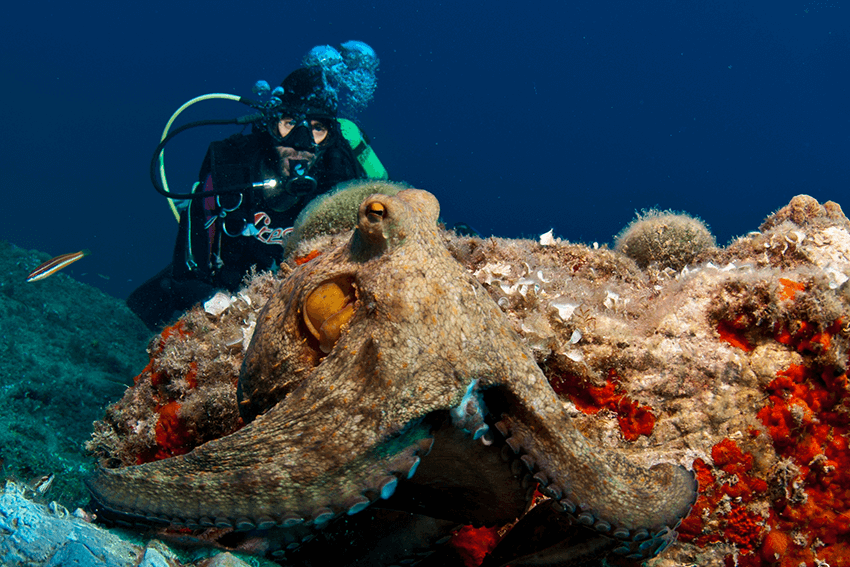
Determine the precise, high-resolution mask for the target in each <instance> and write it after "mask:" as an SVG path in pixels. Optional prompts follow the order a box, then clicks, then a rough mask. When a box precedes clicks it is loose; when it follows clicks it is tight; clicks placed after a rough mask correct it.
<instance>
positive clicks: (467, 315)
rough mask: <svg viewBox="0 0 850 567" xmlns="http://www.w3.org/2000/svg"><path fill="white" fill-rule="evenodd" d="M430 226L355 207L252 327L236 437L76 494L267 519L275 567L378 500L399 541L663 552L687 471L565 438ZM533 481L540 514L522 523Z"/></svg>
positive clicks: (431, 221) (426, 206) (496, 312)
mask: <svg viewBox="0 0 850 567" xmlns="http://www.w3.org/2000/svg"><path fill="white" fill-rule="evenodd" d="M438 216H439V203H438V202H437V199H436V198H435V197H434V196H433V195H432V194H430V193H428V192H426V191H420V190H416V189H408V190H405V191H401V192H400V193H398V194H397V195H395V196H389V195H382V194H376V195H372V196H370V197H368V198H367V199H366V200H365V201H364V202H363V203H362V204H361V206H360V209H359V212H358V223H357V226H356V228H355V229H354V230H353V231H352V232H351V236H350V238H349V239H348V240H347V241H346V242H345V243H343V244H341V245H339V246H338V247H336V248H335V249H333V250H329V251H327V252H325V253H323V254H321V255H320V256H318V257H316V258H315V259H313V260H312V261H310V262H309V263H307V264H303V265H302V266H300V267H298V268H296V269H294V270H293V271H292V273H291V274H289V276H288V277H287V278H286V279H285V280H283V281H282V282H281V284H280V287H279V288H278V291H277V292H276V294H275V296H274V297H272V298H271V299H270V300H269V302H268V303H267V304H266V305H265V307H264V308H263V311H262V312H261V313H260V314H259V316H258V317H257V321H258V323H257V325H256V328H255V330H254V333H253V336H252V339H251V342H250V345H249V346H248V349H247V351H246V353H245V356H244V360H243V363H242V370H241V374H240V377H239V384H238V390H237V401H238V410H239V413H240V415H241V418H242V420H243V421H244V422H245V423H246V425H245V426H244V427H243V428H242V429H240V430H239V431H237V432H235V433H233V434H231V435H228V436H225V437H222V438H220V439H217V440H215V441H210V442H208V443H205V444H203V445H201V446H199V447H197V448H195V449H194V450H193V451H191V452H190V453H188V454H186V455H181V456H178V457H172V458H169V459H164V460H161V461H155V462H151V463H147V464H144V465H137V466H128V467H123V468H113V469H107V468H101V469H99V470H98V471H97V472H96V473H95V474H94V475H93V476H92V477H91V478H90V479H89V480H88V483H87V484H88V486H89V488H90V490H91V492H92V494H93V496H94V498H95V500H96V501H97V502H98V503H99V504H100V506H101V507H102V508H103V509H105V510H108V511H110V513H112V514H114V515H116V516H119V517H122V518H124V519H129V520H130V521H131V522H135V521H145V520H149V518H154V519H155V520H158V519H160V518H163V519H165V520H166V521H169V522H181V523H182V524H183V525H199V526H203V525H207V524H209V523H210V522H212V523H213V525H218V524H219V523H226V524H227V525H228V526H231V527H233V528H234V529H246V530H253V529H257V528H263V529H272V528H270V527H269V526H271V525H272V524H274V525H275V528H274V529H283V530H284V531H285V533H287V534H289V535H286V536H285V537H284V538H283V540H282V541H284V544H281V547H280V548H278V549H275V550H273V551H271V552H270V554H272V555H274V557H276V558H282V557H284V556H286V557H289V556H288V555H287V554H288V553H289V552H288V551H285V549H288V548H289V546H293V548H297V547H299V546H300V545H302V544H303V543H304V542H303V538H306V537H308V536H311V535H312V532H311V530H312V529H313V528H316V527H321V526H323V525H329V524H331V523H333V524H337V523H339V522H348V521H352V522H354V521H360V520H359V518H361V517H363V516H364V514H363V513H362V512H363V511H364V510H365V509H367V508H369V509H370V510H373V511H374V510H376V509H377V508H376V507H378V506H380V509H381V510H382V512H381V513H380V514H377V512H375V514H377V515H379V516H381V518H382V519H381V520H380V521H386V522H387V525H396V524H397V525H398V526H399V527H398V530H392V533H393V534H396V535H397V536H398V537H399V538H402V539H404V538H405V537H410V536H412V534H411V533H409V532H406V531H404V530H408V529H423V530H424V528H422V525H423V524H420V523H418V522H417V521H413V520H411V519H409V518H408V520H410V521H409V523H408V522H407V521H399V517H398V516H394V515H393V514H396V513H398V512H405V513H408V514H414V515H416V516H417V517H427V518H430V519H431V520H433V522H432V525H433V526H438V528H437V527H435V528H434V531H427V530H426V531H427V533H428V534H429V537H428V538H425V539H427V540H428V541H430V540H431V539H438V538H437V537H436V536H437V534H441V535H440V537H443V536H444V535H445V533H444V532H443V531H442V530H444V528H446V526H448V525H456V524H457V523H467V524H475V525H484V524H486V525H508V524H510V523H513V522H515V521H516V520H517V518H522V520H520V523H521V524H522V525H523V526H526V525H528V524H527V523H526V522H527V521H537V520H536V519H537V518H539V519H541V521H542V520H545V521H548V522H550V524H551V527H550V526H549V524H547V527H546V532H547V534H548V536H547V537H551V539H552V542H551V547H552V549H553V550H555V549H557V550H558V551H557V552H553V555H549V556H547V555H546V554H545V553H544V554H542V555H541V554H535V561H538V563H537V564H546V560H547V557H548V558H549V559H551V560H552V561H557V560H558V558H559V557H576V558H585V557H596V556H604V555H606V554H608V553H615V554H620V555H625V556H626V557H639V558H646V557H651V556H653V555H654V554H656V553H658V552H659V550H661V549H663V547H664V546H666V545H667V544H668V543H669V542H670V541H672V540H673V539H674V538H675V528H676V526H677V525H678V523H679V521H680V520H681V518H682V517H684V515H686V514H687V513H688V510H689V509H690V506H691V505H692V504H693V502H694V499H695V496H696V483H695V481H694V477H693V474H692V473H691V472H690V471H687V470H685V469H684V468H682V467H679V466H676V465H670V464H659V465H656V466H654V467H652V468H651V469H643V468H641V467H638V466H636V465H634V464H632V463H630V462H629V461H628V460H627V459H626V458H625V457H623V456H622V455H620V454H619V453H615V452H611V451H608V450H607V449H605V448H602V447H595V446H593V445H592V444H591V443H590V442H589V441H588V440H587V439H586V438H585V437H584V436H583V435H581V433H579V432H578V430H576V429H575V427H574V426H573V425H572V423H571V421H570V417H569V415H568V414H567V413H566V412H565V411H564V410H563V409H562V405H561V404H560V401H559V399H558V398H557V395H556V394H555V392H554V391H553V390H552V387H551V386H550V385H549V383H548V381H547V379H546V377H545V376H544V375H543V373H542V371H541V370H540V368H539V367H538V366H537V364H536V363H535V362H534V357H533V356H532V355H531V353H530V352H529V351H528V349H527V347H526V345H525V344H524V343H523V341H522V340H521V339H520V337H519V336H518V335H517V334H516V332H514V330H513V328H512V327H511V324H510V322H509V321H508V319H507V318H506V316H505V315H504V314H503V313H502V311H501V310H500V309H499V308H498V306H497V305H496V304H495V303H494V301H493V300H492V298H491V296H490V295H489V294H488V293H487V292H486V291H485V290H484V289H483V288H482V287H481V285H480V284H479V283H478V281H477V280H476V279H475V278H474V277H473V276H472V275H471V274H470V273H468V272H467V271H466V270H465V269H464V268H463V267H462V266H461V265H460V264H458V262H457V261H455V260H454V259H453V258H452V256H451V254H450V253H449V251H448V250H447V249H446V247H445V243H444V241H443V239H442V237H441V235H440V232H439V230H438V228H437V219H438ZM459 329H460V330H462V332H458V330H459ZM538 485H539V486H540V487H541V491H542V492H543V493H544V494H545V495H546V496H547V497H549V498H550V499H551V501H552V502H551V506H545V507H542V508H546V510H547V512H542V511H535V510H537V508H535V509H533V510H531V511H529V507H530V501H529V498H530V495H531V494H532V492H533V490H534V488H535V487H536V486H538ZM538 508H541V507H539V506H538ZM553 508H554V509H556V510H553ZM546 514H554V515H555V516H551V517H550V516H547V515H546ZM375 517H377V516H375ZM528 518H531V520H528ZM364 521H365V520H364ZM394 522H395V524H394ZM405 526H407V527H405ZM410 526H416V528H412V527H410ZM523 529H524V528H519V529H518V530H517V532H518V533H519V532H522V531H523ZM286 530H290V531H286ZM295 534H298V535H297V537H296V535H295ZM431 536H434V537H431ZM287 538H288V539H287ZM299 538H302V539H299ZM422 541H425V540H424V539H423V540H422ZM419 543H422V542H421V541H420V542H419ZM277 552H281V553H277ZM275 553H277V554H276V555H275Z"/></svg>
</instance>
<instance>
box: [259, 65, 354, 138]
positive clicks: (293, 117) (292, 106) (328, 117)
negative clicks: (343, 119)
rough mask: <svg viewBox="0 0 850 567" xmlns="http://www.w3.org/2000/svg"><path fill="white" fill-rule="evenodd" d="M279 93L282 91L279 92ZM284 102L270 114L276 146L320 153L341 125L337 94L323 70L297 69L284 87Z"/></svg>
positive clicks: (279, 97) (281, 94)
mask: <svg viewBox="0 0 850 567" xmlns="http://www.w3.org/2000/svg"><path fill="white" fill-rule="evenodd" d="M276 90H278V89H276ZM279 90H282V91H283V92H282V93H280V94H278V95H277V98H278V100H280V103H279V104H277V105H275V106H274V107H273V108H272V109H270V111H269V115H268V116H267V118H266V125H267V128H268V131H269V134H271V137H272V139H273V140H274V141H275V144H276V145H279V146H286V147H289V148H293V149H295V150H300V151H306V152H312V153H314V154H315V153H318V152H319V151H320V150H321V148H322V147H324V146H326V145H327V144H328V143H329V142H330V141H331V140H332V138H333V136H334V135H337V134H339V127H338V126H337V122H336V116H337V99H336V92H335V91H334V90H333V88H331V87H330V86H329V85H328V82H327V80H326V79H325V73H324V72H323V71H322V69H321V68H319V67H302V68H300V69H296V70H295V71H293V72H292V73H290V74H289V76H287V77H286V78H285V79H284V80H283V82H282V83H281V84H280V89H279Z"/></svg>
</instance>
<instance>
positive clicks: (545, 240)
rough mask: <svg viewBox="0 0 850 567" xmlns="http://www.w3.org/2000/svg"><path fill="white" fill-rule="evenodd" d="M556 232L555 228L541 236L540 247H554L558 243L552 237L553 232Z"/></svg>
mask: <svg viewBox="0 0 850 567" xmlns="http://www.w3.org/2000/svg"><path fill="white" fill-rule="evenodd" d="M554 230H555V229H554V228H550V229H549V232H544V233H543V234H541V235H540V246H552V245H553V244H555V243H556V242H557V240H555V237H554V236H553V235H552V231H554Z"/></svg>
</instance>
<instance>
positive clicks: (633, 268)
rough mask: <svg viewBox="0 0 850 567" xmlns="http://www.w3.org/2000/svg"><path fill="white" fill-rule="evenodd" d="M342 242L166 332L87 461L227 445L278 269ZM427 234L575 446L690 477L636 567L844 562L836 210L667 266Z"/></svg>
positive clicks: (469, 557)
mask: <svg viewBox="0 0 850 567" xmlns="http://www.w3.org/2000/svg"><path fill="white" fill-rule="evenodd" d="M349 237H350V232H342V233H336V234H323V235H320V236H318V237H315V238H313V239H310V240H305V241H302V242H300V244H299V246H298V248H297V250H296V251H295V253H294V254H293V255H292V256H291V257H290V260H289V263H288V264H287V265H284V266H282V267H281V270H280V272H279V273H277V274H270V273H261V274H255V275H254V277H252V278H250V280H249V281H248V282H247V284H246V286H245V287H244V288H243V289H242V290H241V291H240V292H238V293H237V294H234V295H230V294H222V295H220V296H217V297H216V298H214V299H213V300H211V301H209V302H207V303H206V304H205V305H203V306H197V307H196V308H194V309H192V310H191V311H190V312H188V313H187V314H186V315H185V316H184V317H183V318H181V319H180V320H179V321H178V322H177V323H176V324H175V325H173V326H171V327H168V328H167V329H165V330H164V331H163V332H162V333H161V334H160V335H159V336H158V337H157V338H156V339H155V340H154V341H153V342H152V343H151V345H150V349H149V352H150V360H149V363H148V364H147V366H145V368H144V370H142V372H141V373H140V374H139V375H138V376H137V377H136V378H135V384H134V386H133V387H132V388H129V389H128V390H127V391H126V393H125V394H124V396H123V398H121V399H120V400H119V401H118V402H116V403H115V404H113V405H111V406H110V407H109V408H108V410H107V413H106V416H105V418H104V419H103V420H101V421H99V422H97V423H96V424H95V432H94V435H93V437H92V440H91V441H90V442H89V444H88V448H89V450H90V451H91V452H92V454H94V455H95V456H96V457H97V458H98V459H99V461H100V463H101V464H102V465H103V466H105V467H113V468H114V467H120V466H127V465H135V464H140V463H146V462H150V461H154V460H159V459H163V458H167V457H171V456H175V455H181V454H185V453H188V452H190V451H191V450H192V449H193V448H195V447H197V446H199V445H201V444H203V443H205V442H207V441H209V440H212V439H217V438H220V437H222V436H225V435H228V434H230V433H232V432H235V431H238V430H239V429H240V428H241V427H242V426H243V423H242V420H241V418H240V413H239V411H238V407H237V384H238V380H239V372H240V367H241V364H242V360H243V358H244V355H245V352H246V350H247V348H248V345H249V344H250V340H251V338H252V335H253V332H254V330H255V327H256V323H257V319H258V315H259V313H260V311H261V309H262V308H263V306H264V305H265V304H266V303H267V302H268V300H269V298H270V297H272V295H273V294H274V293H275V291H276V290H277V288H278V286H279V284H280V281H281V280H282V279H283V278H284V277H286V276H287V275H288V274H290V273H291V272H292V271H293V270H295V269H297V266H299V265H304V266H305V268H304V269H309V263H310V262H311V261H312V260H313V259H314V258H316V257H318V256H321V255H322V254H323V253H326V252H327V251H329V250H330V249H332V248H333V247H335V246H337V245H339V244H340V243H341V242H344V241H346V240H347V239H348V238H349ZM441 238H442V239H443V241H444V244H445V246H446V247H447V248H448V250H449V251H450V252H451V254H452V256H453V257H454V258H455V259H456V260H457V262H459V263H460V264H461V265H462V266H464V267H465V268H466V270H467V271H468V272H469V273H470V274H473V275H474V277H475V278H476V279H477V280H478V281H479V282H480V283H481V284H482V285H483V286H484V288H485V289H486V290H487V291H488V292H489V294H490V296H491V297H492V299H493V300H494V301H495V302H496V304H497V305H498V306H499V308H500V309H501V310H502V312H503V313H504V314H505V315H506V316H507V317H508V319H509V320H510V322H511V325H512V326H513V328H514V330H515V331H516V332H517V333H519V334H520V335H521V336H522V337H523V339H524V341H525V343H526V344H527V346H528V347H530V348H531V350H532V351H533V353H534V356H535V358H536V362H537V364H538V365H539V366H540V368H541V369H542V370H543V373H544V374H545V376H546V378H547V379H548V381H549V383H550V384H551V386H552V388H553V389H554V391H555V392H556V393H557V394H558V395H559V396H560V400H561V403H562V404H563V407H564V408H565V410H566V411H567V412H568V413H569V414H570V415H571V416H572V418H573V420H572V421H573V423H575V424H576V425H577V427H578V429H579V430H580V431H581V432H582V433H583V434H584V435H585V436H586V437H587V438H588V439H589V440H590V441H591V445H594V446H604V447H607V448H614V449H617V450H619V451H620V452H621V453H622V454H623V455H625V456H626V457H627V458H628V459H629V460H631V461H634V462H637V463H640V464H641V465H643V466H645V467H649V466H651V465H654V464H656V463H659V462H673V463H678V464H681V465H683V466H684V467H687V468H689V469H693V471H694V472H695V474H696V476H697V479H698V481H699V497H698V499H697V501H696V504H695V505H694V507H693V509H692V511H691V514H690V515H689V516H688V517H687V518H686V519H685V520H684V521H683V522H682V524H681V526H679V528H678V531H679V540H678V541H677V542H676V543H673V544H672V545H670V546H669V547H668V548H667V549H666V550H665V551H664V552H663V553H662V554H661V555H659V556H658V557H657V558H655V559H654V560H652V561H653V563H652V564H653V565H658V566H661V565H664V566H673V565H682V566H684V565H694V564H697V565H716V566H721V565H783V566H786V565H787V566H791V565H794V566H796V565H799V564H805V565H815V564H827V563H828V564H829V565H831V566H832V567H835V566H836V565H848V564H850V560H848V557H850V546H848V544H847V543H846V542H847V541H848V539H850V462H848V459H850V457H848V455H850V452H849V451H848V437H850V386H848V380H847V374H846V373H847V368H848V362H850V361H848V353H850V350H848V346H850V284H848V283H847V282H848V279H850V222H848V220H847V218H846V217H845V216H844V214H843V213H842V211H841V208H840V207H839V206H838V205H837V204H835V203H832V202H828V203H825V204H823V205H821V204H819V203H818V202H817V201H816V200H814V199H813V198H811V197H807V196H804V195H801V196H798V197H795V198H794V199H793V200H792V201H791V202H790V203H789V205H787V206H786V207H783V208H782V209H780V210H779V211H777V212H775V213H774V214H772V215H770V216H769V217H768V218H767V220H766V221H765V222H764V223H763V225H762V226H761V227H760V230H758V231H754V232H751V233H749V234H747V235H746V236H743V237H741V238H738V239H737V240H735V241H734V242H732V243H731V244H730V245H729V246H727V247H725V248H707V249H705V250H702V251H701V252H700V253H699V257H698V260H697V263H692V264H688V265H686V266H684V267H682V268H681V269H678V267H677V269H674V268H673V267H671V266H669V265H667V266H664V265H663V264H658V263H650V264H647V265H646V267H645V268H641V267H639V266H638V264H637V263H635V261H634V260H632V259H630V258H629V257H627V256H625V255H623V254H621V253H619V252H616V251H614V250H609V249H607V248H605V247H602V248H596V247H589V246H585V245H582V244H573V243H569V242H566V241H560V240H557V239H553V238H551V237H549V238H546V239H542V240H541V241H539V242H538V241H533V240H511V239H501V238H488V239H480V238H470V237H460V236H457V235H455V234H453V233H451V232H443V233H442V235H441ZM537 499H538V501H539V502H540V503H541V504H545V500H546V496H544V495H543V494H538V495H537ZM224 531H227V530H226V529H225V530H224ZM505 531H507V530H506V528H505V526H496V527H485V528H483V529H475V530H469V529H463V530H460V531H458V532H456V535H455V536H454V538H453V539H452V540H451V542H450V543H449V544H448V545H453V546H454V547H455V548H456V549H458V550H465V551H463V552H462V553H461V552H460V551H459V552H458V553H460V554H461V555H462V556H463V557H465V558H466V559H465V560H466V564H467V565H477V564H480V563H481V562H482V561H484V564H485V565H486V564H487V558H486V549H485V550H484V551H481V550H478V551H475V552H471V551H469V549H470V548H475V547H476V545H477V543H476V542H478V543H480V542H485V541H491V542H492V541H496V540H498V539H499V538H502V537H505V536H504V533H505ZM219 535H221V534H219ZM470 541H471V542H472V543H470ZM532 544H533V542H532ZM250 546H252V547H251V549H253V550H255V551H257V552H259V553H262V552H263V547H262V544H259V543H257V542H256V541H251V542H250Z"/></svg>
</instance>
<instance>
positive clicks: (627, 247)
mask: <svg viewBox="0 0 850 567" xmlns="http://www.w3.org/2000/svg"><path fill="white" fill-rule="evenodd" d="M714 246H715V241H714V236H712V234H711V232H710V231H709V229H708V227H707V226H706V225H705V223H704V222H703V221H701V220H700V219H698V218H694V217H692V216H690V215H688V214H686V213H677V212H674V211H659V210H657V209H649V210H645V211H643V212H641V213H638V215H637V218H635V220H633V221H632V222H631V223H629V225H628V226H626V228H624V229H623V230H622V232H620V234H618V235H617V238H616V241H615V245H614V248H615V250H617V251H618V252H622V253H623V254H625V255H626V256H628V257H629V258H631V259H632V260H634V261H635V262H637V264H638V266H640V267H641V268H647V267H649V266H655V267H657V268H659V269H664V268H672V269H674V270H681V269H682V268H684V267H685V266H686V265H688V264H689V263H690V262H693V261H694V259H695V258H696V257H697V256H698V255H699V254H700V253H702V252H703V251H705V250H708V249H710V248H714Z"/></svg>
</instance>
